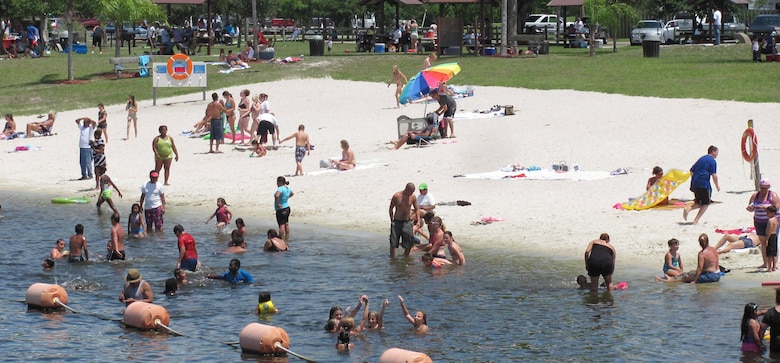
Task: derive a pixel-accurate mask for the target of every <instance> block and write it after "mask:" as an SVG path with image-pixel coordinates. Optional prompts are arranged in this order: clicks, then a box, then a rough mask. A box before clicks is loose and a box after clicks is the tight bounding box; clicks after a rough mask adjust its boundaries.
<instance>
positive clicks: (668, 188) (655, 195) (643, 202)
mask: <svg viewBox="0 0 780 363" xmlns="http://www.w3.org/2000/svg"><path fill="white" fill-rule="evenodd" d="M690 177H691V173H690V172H687V171H682V170H679V169H672V170H669V172H668V173H666V174H665V175H664V176H663V178H661V180H659V181H657V182H655V184H653V186H651V187H650V189H648V190H647V192H645V194H642V195H641V196H639V197H637V198H635V199H633V200H630V201H629V202H628V203H623V204H622V207H623V209H626V210H644V209H648V208H652V207H654V206H656V205H658V203H661V202H662V201H664V199H666V198H667V197H669V195H670V194H672V192H673V191H674V190H675V189H677V187H679V186H680V185H681V184H682V183H685V181H686V180H688V178H690Z"/></svg>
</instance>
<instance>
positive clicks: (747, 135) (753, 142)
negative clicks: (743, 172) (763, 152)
mask: <svg viewBox="0 0 780 363" xmlns="http://www.w3.org/2000/svg"><path fill="white" fill-rule="evenodd" d="M748 139H749V140H750V141H749V142H750V152H749V153H748ZM757 156H758V139H756V133H755V131H753V128H752V127H749V128H748V129H747V130H745V132H744V133H743V134H742V159H744V160H745V161H747V162H749V163H752V162H753V160H756V157H757Z"/></svg>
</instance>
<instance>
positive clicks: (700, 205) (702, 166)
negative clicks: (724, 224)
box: [683, 146, 720, 224]
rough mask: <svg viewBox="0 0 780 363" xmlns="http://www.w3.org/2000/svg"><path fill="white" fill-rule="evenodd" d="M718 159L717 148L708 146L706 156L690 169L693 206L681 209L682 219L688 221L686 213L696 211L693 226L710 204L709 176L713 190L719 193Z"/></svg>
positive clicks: (697, 222)
mask: <svg viewBox="0 0 780 363" xmlns="http://www.w3.org/2000/svg"><path fill="white" fill-rule="evenodd" d="M717 157H718V148H717V147H715V146H710V147H709V148H708V149H707V155H704V156H702V157H700V158H699V160H697V161H696V163H695V164H693V166H692V167H691V191H692V192H693V195H694V200H693V205H692V206H690V207H685V208H684V209H683V219H684V220H686V221H687V220H688V213H689V212H690V211H692V210H694V209H698V210H699V213H697V214H696V218H694V219H693V224H699V218H701V216H702V215H704V212H706V211H707V208H708V207H709V206H710V203H711V202H712V199H711V196H712V186H711V185H710V176H712V181H713V183H715V188H717V189H718V191H720V185H719V184H718V174H717V173H718V163H717V162H715V158H717Z"/></svg>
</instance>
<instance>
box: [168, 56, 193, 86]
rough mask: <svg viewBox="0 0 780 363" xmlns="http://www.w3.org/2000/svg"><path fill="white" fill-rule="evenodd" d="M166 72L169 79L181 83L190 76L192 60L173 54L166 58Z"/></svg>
mask: <svg viewBox="0 0 780 363" xmlns="http://www.w3.org/2000/svg"><path fill="white" fill-rule="evenodd" d="M182 63H183V64H182ZM167 71H168V75H170V76H171V78H173V79H175V80H179V81H183V80H185V79H187V78H189V76H190V74H192V60H191V59H190V57H188V56H187V55H186V54H181V53H179V54H174V55H172V56H171V57H170V58H168V68H167Z"/></svg>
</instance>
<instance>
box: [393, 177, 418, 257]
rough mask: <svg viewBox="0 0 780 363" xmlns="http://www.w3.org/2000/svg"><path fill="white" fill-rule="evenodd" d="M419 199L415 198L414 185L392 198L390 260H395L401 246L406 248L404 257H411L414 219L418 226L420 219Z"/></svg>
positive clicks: (408, 185)
mask: <svg viewBox="0 0 780 363" xmlns="http://www.w3.org/2000/svg"><path fill="white" fill-rule="evenodd" d="M418 210H419V206H418V205H417V198H415V197H414V183H407V184H406V187H405V188H404V190H402V191H400V192H396V193H395V194H393V197H392V198H390V208H389V213H390V258H395V249H396V248H398V246H399V241H400V242H401V243H400V245H401V246H403V248H404V256H409V252H410V251H411V250H412V245H413V244H414V232H413V230H412V218H414V220H415V221H416V223H417V224H419V223H420V217H419V214H418V213H417V211H418Z"/></svg>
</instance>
